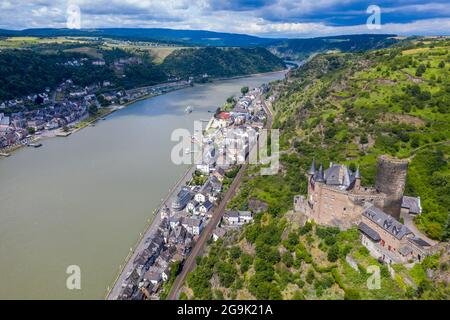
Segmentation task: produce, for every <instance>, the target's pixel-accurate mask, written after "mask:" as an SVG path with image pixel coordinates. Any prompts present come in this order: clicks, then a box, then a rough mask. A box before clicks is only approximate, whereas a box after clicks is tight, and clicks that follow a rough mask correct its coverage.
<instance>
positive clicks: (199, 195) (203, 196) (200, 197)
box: [194, 192, 208, 203]
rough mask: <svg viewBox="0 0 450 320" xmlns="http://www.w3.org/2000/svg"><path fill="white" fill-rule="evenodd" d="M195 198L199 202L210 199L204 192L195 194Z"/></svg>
mask: <svg viewBox="0 0 450 320" xmlns="http://www.w3.org/2000/svg"><path fill="white" fill-rule="evenodd" d="M194 199H195V201H197V202H198V203H204V202H205V201H206V200H207V199H208V197H207V195H206V193H204V192H197V193H196V194H195V196H194Z"/></svg>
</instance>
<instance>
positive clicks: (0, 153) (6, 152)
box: [0, 69, 289, 157]
mask: <svg viewBox="0 0 450 320" xmlns="http://www.w3.org/2000/svg"><path fill="white" fill-rule="evenodd" d="M288 70H289V69H283V70H278V71H270V72H260V73H252V74H246V75H241V76H233V77H220V78H212V79H211V81H208V82H206V83H197V84H208V83H214V82H217V81H226V80H236V79H242V78H248V77H256V76H261V75H270V74H274V73H280V72H285V73H286V72H287V71H288ZM163 84H164V83H160V84H156V85H154V86H160V85H163ZM190 86H191V85H182V86H180V87H175V88H173V89H170V90H168V91H165V92H161V93H160V94H147V95H144V96H142V97H139V98H136V99H134V100H132V101H128V102H126V103H124V104H122V105H113V106H110V107H107V108H108V110H106V113H104V114H101V115H98V116H95V117H94V118H93V119H91V120H89V121H88V122H86V123H83V124H82V125H81V126H80V127H75V128H73V129H71V130H69V131H67V132H64V131H62V128H58V129H55V130H51V131H43V133H44V134H43V135H42V134H41V135H34V136H32V137H31V138H30V140H29V141H28V142H27V143H24V144H23V143H20V144H17V145H14V146H11V147H7V148H3V149H0V157H9V156H12V155H13V153H14V152H16V151H18V150H20V149H22V148H23V147H27V144H29V143H34V142H37V141H43V140H46V139H49V138H67V137H68V136H70V135H72V134H74V133H77V132H78V131H80V130H82V129H84V128H86V127H88V126H90V125H92V124H95V123H96V122H98V121H99V120H101V119H106V118H107V117H108V116H110V115H111V114H113V113H114V112H116V111H119V110H122V109H124V108H126V107H128V106H129V105H131V104H133V103H136V102H139V101H142V100H146V99H150V98H153V97H157V96H160V95H163V94H166V93H169V92H172V91H177V90H181V89H186V88H188V87H190ZM148 87H151V86H144V87H138V88H133V89H129V90H139V89H141V88H148ZM104 109H106V108H104ZM89 118H90V117H89V116H88V117H87V118H85V119H79V120H76V121H74V122H73V123H72V124H71V125H74V126H76V125H77V124H80V123H82V122H83V121H86V120H88V119H89Z"/></svg>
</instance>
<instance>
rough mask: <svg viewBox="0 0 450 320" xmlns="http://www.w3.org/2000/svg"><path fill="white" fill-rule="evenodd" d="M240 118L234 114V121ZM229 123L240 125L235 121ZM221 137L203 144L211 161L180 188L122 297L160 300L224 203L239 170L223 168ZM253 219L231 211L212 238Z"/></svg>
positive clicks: (206, 139) (138, 259) (164, 210)
mask: <svg viewBox="0 0 450 320" xmlns="http://www.w3.org/2000/svg"><path fill="white" fill-rule="evenodd" d="M258 90H259V89H257V90H252V94H253V96H252V95H250V96H245V97H246V98H245V97H243V98H241V100H242V99H244V100H242V101H247V100H246V99H247V98H249V97H250V98H251V100H250V101H254V100H255V99H256V97H257V96H258V94H260V91H258ZM241 100H240V101H241ZM249 105H252V104H251V103H250V104H249ZM237 114H238V113H233V117H235V116H236V115H237ZM239 116H243V117H244V118H245V121H244V123H246V121H249V119H251V116H252V115H251V114H250V113H249V111H248V110H246V111H245V114H244V112H242V111H240V112H239ZM258 120H260V118H258ZM250 121H251V120H250ZM229 125H230V126H234V124H233V123H231V122H230V124H229ZM242 125H244V124H242ZM217 138H218V136H217V135H215V133H212V134H210V135H209V136H207V137H204V138H203V139H202V140H201V143H204V144H205V146H204V148H203V149H204V150H205V154H206V155H207V156H206V157H204V159H207V161H206V163H205V161H203V162H202V163H199V164H197V166H196V170H195V172H194V173H193V179H192V180H191V181H190V182H188V183H187V184H186V185H185V186H182V187H181V188H180V189H179V190H178V192H177V193H176V194H175V196H174V198H173V199H172V202H171V204H170V206H169V205H165V206H164V207H163V208H161V210H160V211H159V214H160V217H161V223H160V225H159V228H158V232H157V233H156V234H155V235H153V236H152V237H151V238H149V239H147V241H148V243H147V244H146V246H145V247H146V248H145V249H144V250H143V251H141V252H139V254H138V255H137V256H136V258H135V260H134V261H133V270H131V271H129V273H128V275H127V278H126V280H125V281H124V283H123V284H122V292H121V294H120V296H119V299H158V294H159V292H160V290H161V288H162V285H163V283H164V282H165V281H167V280H168V279H169V277H170V271H171V267H172V266H173V263H175V262H180V263H182V262H183V261H184V259H185V257H186V255H187V254H189V252H190V251H191V248H192V245H193V243H194V242H195V241H196V240H197V238H198V237H199V236H200V235H201V233H202V232H203V229H204V228H205V226H206V225H207V224H208V223H209V221H210V219H211V218H212V216H213V214H214V207H215V205H216V204H217V203H218V202H219V201H220V199H221V193H222V190H223V182H224V179H226V176H227V172H228V171H229V170H231V169H232V168H233V166H224V167H223V166H220V165H217V163H216V152H215V148H214V147H213V148H208V146H211V145H214V142H215V141H214V140H215V139H217ZM211 142H213V143H211ZM204 159H203V160H204ZM194 177H201V178H202V179H194ZM196 181H197V183H199V184H198V185H197V184H196V183H195V182H196ZM198 181H202V183H200V182H198ZM252 221H253V214H252V213H251V212H250V211H228V212H226V214H225V215H224V218H223V219H222V221H221V222H220V224H219V226H218V227H217V228H216V229H215V230H214V233H213V235H212V237H213V239H214V240H217V239H219V238H220V237H222V236H223V235H224V234H225V233H226V231H227V230H228V229H229V228H236V227H240V226H242V225H244V224H246V223H250V222H252Z"/></svg>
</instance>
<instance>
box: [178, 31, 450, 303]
mask: <svg viewBox="0 0 450 320" xmlns="http://www.w3.org/2000/svg"><path fill="white" fill-rule="evenodd" d="M449 49H450V43H449V42H448V41H445V40H435V41H430V40H427V41H423V42H422V41H413V42H411V43H410V44H409V45H407V46H403V47H395V48H391V49H382V50H377V51H371V52H366V53H352V54H324V55H319V56H316V57H315V58H314V59H312V60H311V61H310V62H309V63H307V64H306V65H304V66H303V67H301V68H299V69H297V70H294V71H292V72H290V74H289V77H288V79H286V80H284V81H280V82H278V83H276V84H274V85H273V86H272V90H271V92H270V93H269V94H268V95H273V96H275V97H276V100H275V102H274V103H273V105H272V107H273V109H274V112H275V121H274V127H275V128H278V129H280V131H281V141H280V147H281V149H282V152H281V159H280V160H281V170H280V172H279V173H278V174H277V175H273V176H261V175H259V167H257V166H251V167H250V169H249V170H247V172H246V175H245V177H244V180H243V182H242V185H241V187H240V188H239V191H238V193H237V195H236V196H235V197H234V199H233V200H232V201H231V203H229V208H234V209H239V210H247V209H248V208H249V200H251V199H258V200H260V201H264V202H265V203H267V204H268V210H267V211H266V212H263V213H259V214H256V216H255V222H254V223H253V224H250V225H247V226H245V227H244V229H243V230H241V231H235V232H231V233H229V234H227V236H225V237H224V238H223V239H221V240H219V241H217V242H216V243H211V244H210V246H209V247H208V250H207V253H206V254H205V255H204V256H203V257H202V258H198V261H197V265H198V267H197V269H196V270H194V271H193V272H191V273H190V275H189V276H188V279H187V284H186V287H185V288H184V289H183V291H182V293H181V298H184V299H223V298H225V299H254V298H256V299H387V300H396V299H444V300H448V299H449V298H450V291H449V287H448V272H449V271H448V270H449V267H450V265H449V263H450V253H449V252H448V250H445V249H444V247H441V248H442V249H441V250H439V251H438V252H437V253H436V254H435V255H433V256H430V257H427V258H426V259H425V260H424V261H423V262H421V263H417V264H415V265H414V267H412V268H406V267H405V266H403V265H393V270H394V276H393V277H392V276H391V274H390V272H389V270H388V268H387V267H386V265H384V264H380V263H379V262H378V261H377V260H376V259H374V258H372V257H371V256H370V254H369V252H368V250H367V249H366V248H365V247H363V246H362V244H361V243H360V240H359V233H358V230H357V229H356V228H352V229H349V230H346V231H340V230H339V229H337V228H330V227H321V226H317V225H315V224H312V223H307V224H306V225H304V226H302V225H303V220H302V217H301V215H299V214H298V213H295V212H293V211H292V206H293V196H294V195H296V194H306V178H305V172H306V171H307V170H308V168H309V166H310V164H311V161H312V159H313V157H315V158H316V161H318V162H319V163H324V164H325V165H326V164H328V163H329V162H330V161H333V162H334V163H345V164H348V165H349V166H350V167H351V168H352V169H355V168H356V166H358V165H359V166H360V169H361V173H362V177H363V184H367V185H371V184H373V183H374V179H375V171H376V158H377V156H378V155H380V154H390V155H393V156H396V157H400V158H409V159H410V165H409V169H408V178H407V187H406V192H405V193H406V194H410V195H417V196H420V197H421V200H422V206H423V213H422V214H421V215H420V216H418V217H417V218H416V221H415V222H416V224H417V225H418V227H419V228H420V229H421V230H422V231H423V232H425V233H426V234H427V235H428V236H429V237H432V238H434V239H438V240H440V241H448V239H449V236H450V234H449V208H450V189H449V188H450V185H449V180H450V179H449V177H450V170H449V159H448V157H449V154H450V146H449V138H450V125H449V124H450V122H449V120H450V119H449V106H450V82H449V73H450V54H449ZM347 257H350V258H351V259H352V260H353V267H352V266H351V265H350V263H348V261H347ZM355 265H356V266H357V267H355ZM369 266H378V267H379V268H380V270H381V288H380V289H376V290H369V289H368V288H367V285H366V281H367V279H368V278H369V277H370V275H371V274H370V272H369Z"/></svg>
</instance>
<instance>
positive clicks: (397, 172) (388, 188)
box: [375, 155, 408, 220]
mask: <svg viewBox="0 0 450 320" xmlns="http://www.w3.org/2000/svg"><path fill="white" fill-rule="evenodd" d="M407 170H408V160H402V159H397V158H393V157H390V156H387V155H383V156H380V157H379V158H378V165H377V177H376V182H375V188H376V189H377V190H378V191H379V192H382V193H385V194H386V196H387V198H386V200H385V201H384V206H383V210H384V211H385V212H386V213H388V214H389V215H391V216H393V217H394V218H395V219H397V220H399V219H400V210H401V206H402V198H403V192H404V191H405V184H406V172H407Z"/></svg>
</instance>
